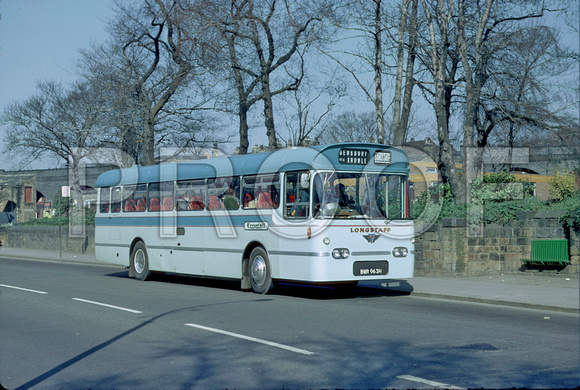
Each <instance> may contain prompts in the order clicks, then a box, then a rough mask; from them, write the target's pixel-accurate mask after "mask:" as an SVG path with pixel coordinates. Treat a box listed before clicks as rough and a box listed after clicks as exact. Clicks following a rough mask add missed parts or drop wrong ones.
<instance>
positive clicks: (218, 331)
mask: <svg viewBox="0 0 580 390" xmlns="http://www.w3.org/2000/svg"><path fill="white" fill-rule="evenodd" d="M185 326H191V327H194V328H198V329H203V330H208V331H210V332H214V333H221V334H225V335H227V336H232V337H237V338H239V339H244V340H248V341H253V342H256V343H260V344H266V345H269V346H271V347H276V348H281V349H285V350H287V351H291V352H295V353H301V354H303V355H316V353H314V352H310V351H307V350H305V349H300V348H294V347H290V346H288V345H284V344H278V343H274V342H272V341H266V340H261V339H257V338H254V337H250V336H244V335H242V334H238V333H232V332H228V331H225V330H221V329H216V328H210V327H208V326H203V325H197V324H185Z"/></svg>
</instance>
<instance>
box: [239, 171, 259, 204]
mask: <svg viewBox="0 0 580 390" xmlns="http://www.w3.org/2000/svg"><path fill="white" fill-rule="evenodd" d="M255 183H256V176H245V177H244V179H243V181H242V194H243V195H242V207H243V208H245V209H255V208H256V198H255V196H254V185H255Z"/></svg>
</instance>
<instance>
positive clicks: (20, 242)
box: [0, 226, 95, 254]
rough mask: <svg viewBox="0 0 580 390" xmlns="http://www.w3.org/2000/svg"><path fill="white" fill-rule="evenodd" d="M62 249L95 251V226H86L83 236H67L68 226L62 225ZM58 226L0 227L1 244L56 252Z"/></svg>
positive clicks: (75, 251) (58, 240)
mask: <svg viewBox="0 0 580 390" xmlns="http://www.w3.org/2000/svg"><path fill="white" fill-rule="evenodd" d="M60 238H61V239H62V251H63V252H71V253H83V254H84V253H89V254H90V253H95V228H94V227H93V226H86V234H85V237H69V234H68V226H63V227H62V232H61V235H60ZM61 239H59V231H58V226H10V227H2V228H0V241H2V245H5V246H7V247H11V248H26V249H37V250H47V251H53V252H55V251H56V252H58V251H60V242H61Z"/></svg>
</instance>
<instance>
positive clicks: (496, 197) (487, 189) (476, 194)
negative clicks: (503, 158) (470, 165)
mask: <svg viewBox="0 0 580 390" xmlns="http://www.w3.org/2000/svg"><path fill="white" fill-rule="evenodd" d="M532 193H533V187H532V184H531V183H530V182H529V180H526V181H523V180H516V179H515V177H514V175H511V174H508V173H506V172H497V173H490V174H486V175H481V176H479V177H477V178H475V179H474V180H473V182H472V183H471V201H472V203H473V204H474V205H483V204H490V203H493V202H505V201H511V200H515V199H524V198H525V197H527V196H529V195H531V194H532Z"/></svg>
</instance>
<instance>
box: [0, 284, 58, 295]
mask: <svg viewBox="0 0 580 390" xmlns="http://www.w3.org/2000/svg"><path fill="white" fill-rule="evenodd" d="M0 287H6V288H13V289H15V290H21V291H28V292H32V293H36V294H48V293H47V292H45V291H38V290H30V289H28V288H22V287H15V286H9V285H7V284H0Z"/></svg>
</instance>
